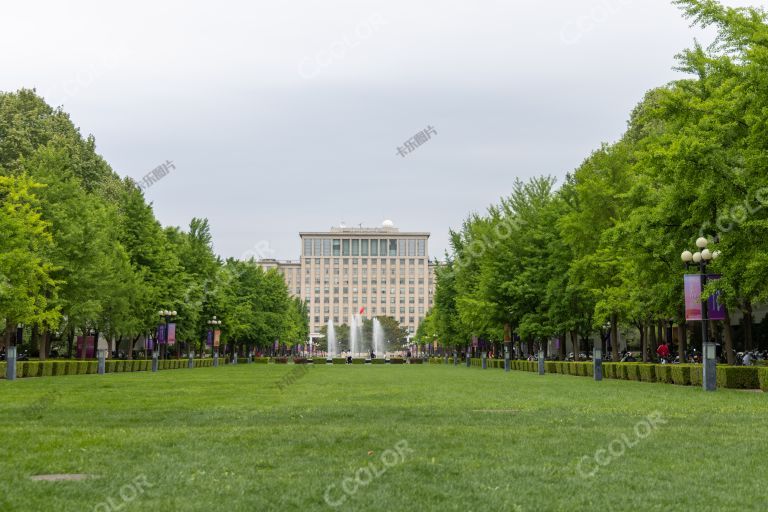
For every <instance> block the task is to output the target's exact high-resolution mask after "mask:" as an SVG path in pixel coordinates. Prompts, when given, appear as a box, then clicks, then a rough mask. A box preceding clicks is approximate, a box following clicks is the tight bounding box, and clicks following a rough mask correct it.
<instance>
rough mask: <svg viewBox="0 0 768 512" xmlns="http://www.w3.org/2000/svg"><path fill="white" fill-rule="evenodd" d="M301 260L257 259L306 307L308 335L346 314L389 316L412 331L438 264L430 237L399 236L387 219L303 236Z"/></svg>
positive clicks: (430, 296)
mask: <svg viewBox="0 0 768 512" xmlns="http://www.w3.org/2000/svg"><path fill="white" fill-rule="evenodd" d="M299 237H300V238H301V259H300V260H299V261H277V260H261V261H260V262H259V263H260V265H261V266H262V267H264V268H265V269H269V268H277V269H278V270H279V271H280V272H281V273H282V274H283V276H284V277H285V282H286V284H287V286H288V289H289V290H290V292H291V293H292V294H293V295H294V296H297V297H301V298H302V299H304V300H305V301H306V303H307V305H308V307H309V328H310V332H311V333H313V334H317V333H319V331H320V328H321V327H322V326H323V325H325V324H326V323H327V322H328V320H333V322H334V323H335V324H337V325H338V324H343V323H349V317H350V315H354V314H358V313H360V314H362V316H363V317H367V318H373V317H376V316H391V317H393V318H394V319H395V320H397V321H399V322H400V325H402V326H403V327H405V328H406V329H408V330H409V331H410V332H411V333H414V332H416V329H417V328H418V327H419V322H421V320H422V319H423V318H424V316H425V315H426V314H427V311H429V309H430V308H431V307H432V301H433V298H434V288H435V277H434V270H435V266H436V263H435V262H430V260H429V243H428V242H429V233H425V232H401V231H400V230H399V229H398V228H396V227H394V225H393V224H392V222H391V221H385V222H384V223H383V224H382V227H380V228H363V227H359V228H348V227H344V226H342V227H334V228H331V230H330V231H323V232H302V233H299Z"/></svg>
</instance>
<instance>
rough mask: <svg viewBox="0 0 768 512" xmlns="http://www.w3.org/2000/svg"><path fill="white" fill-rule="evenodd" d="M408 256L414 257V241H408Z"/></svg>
mask: <svg viewBox="0 0 768 512" xmlns="http://www.w3.org/2000/svg"><path fill="white" fill-rule="evenodd" d="M408 256H416V240H408ZM411 262H413V260H411Z"/></svg>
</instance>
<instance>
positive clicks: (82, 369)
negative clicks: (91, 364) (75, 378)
mask: <svg viewBox="0 0 768 512" xmlns="http://www.w3.org/2000/svg"><path fill="white" fill-rule="evenodd" d="M86 373H88V361H80V362H78V363H77V374H78V375H85V374H86Z"/></svg>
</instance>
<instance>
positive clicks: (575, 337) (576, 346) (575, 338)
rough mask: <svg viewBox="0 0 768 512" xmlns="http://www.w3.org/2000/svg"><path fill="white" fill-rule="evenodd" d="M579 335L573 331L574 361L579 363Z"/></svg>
mask: <svg viewBox="0 0 768 512" xmlns="http://www.w3.org/2000/svg"><path fill="white" fill-rule="evenodd" d="M579 348H580V347H579V333H577V332H576V331H571V349H572V350H573V360H574V361H577V360H578V358H579Z"/></svg>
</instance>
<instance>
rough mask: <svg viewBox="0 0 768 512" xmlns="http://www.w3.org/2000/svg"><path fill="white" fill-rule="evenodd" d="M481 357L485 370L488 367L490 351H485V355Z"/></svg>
mask: <svg viewBox="0 0 768 512" xmlns="http://www.w3.org/2000/svg"><path fill="white" fill-rule="evenodd" d="M481 357H482V359H483V370H485V369H486V368H488V362H487V359H488V353H487V352H483V355H482V356H481Z"/></svg>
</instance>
